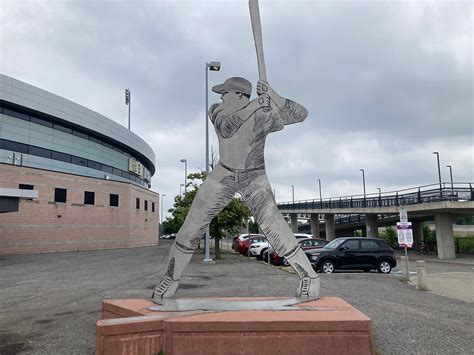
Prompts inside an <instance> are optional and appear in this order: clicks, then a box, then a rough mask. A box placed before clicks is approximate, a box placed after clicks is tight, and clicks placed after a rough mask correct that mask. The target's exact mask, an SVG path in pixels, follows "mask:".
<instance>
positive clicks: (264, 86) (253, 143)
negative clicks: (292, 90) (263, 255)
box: [153, 0, 320, 303]
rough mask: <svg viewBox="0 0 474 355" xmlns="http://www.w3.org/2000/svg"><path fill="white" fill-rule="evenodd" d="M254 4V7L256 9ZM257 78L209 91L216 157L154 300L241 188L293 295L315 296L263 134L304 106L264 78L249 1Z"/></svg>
mask: <svg viewBox="0 0 474 355" xmlns="http://www.w3.org/2000/svg"><path fill="white" fill-rule="evenodd" d="M255 8H256V9H255ZM250 13H251V18H252V26H253V30H254V37H255V43H256V47H257V58H258V62H259V73H260V79H261V80H259V81H258V83H257V90H256V91H257V95H258V97H257V98H256V99H254V100H250V96H251V94H252V84H251V83H250V82H249V81H248V80H246V79H244V78H239V77H233V78H229V79H227V80H226V81H225V82H224V83H223V84H220V85H217V86H214V87H213V88H212V91H214V92H215V93H218V94H220V95H221V100H222V102H221V103H218V104H213V105H212V106H211V108H210V110H209V117H210V119H211V122H212V123H213V125H214V128H215V131H216V134H217V137H218V140H219V153H220V154H219V155H220V159H219V162H218V164H217V166H216V167H215V169H214V170H213V171H212V172H211V174H209V176H208V177H207V178H206V180H205V181H204V183H203V184H202V185H201V186H200V187H199V190H198V192H197V194H196V196H195V198H194V201H193V204H192V206H191V208H190V210H189V212H188V215H187V217H186V220H185V221H184V224H183V226H182V227H181V229H180V230H179V232H178V234H177V236H176V240H175V242H174V244H173V246H172V247H171V250H170V254H169V257H168V267H167V270H166V273H165V275H164V276H163V278H162V279H161V281H160V282H159V283H158V284H157V285H156V287H155V289H154V290H153V300H154V301H155V302H156V303H159V301H160V299H162V298H171V297H174V295H175V293H176V290H177V289H178V285H179V280H180V278H181V275H182V273H183V271H184V269H185V268H186V266H187V265H188V263H189V262H190V260H191V257H192V255H193V253H194V251H195V250H196V249H197V247H198V244H199V242H200V240H201V237H202V235H203V234H204V232H205V230H206V228H207V227H208V225H209V223H210V222H211V220H212V219H213V218H214V216H216V215H217V214H218V213H219V212H220V211H221V210H222V209H223V208H224V207H225V206H226V205H227V204H228V203H229V201H230V200H231V199H232V197H233V196H234V195H235V193H237V192H238V193H240V195H241V197H242V200H243V201H244V202H245V203H246V204H247V206H248V207H249V208H250V211H251V212H252V215H253V216H254V217H255V219H256V221H257V223H258V225H259V226H260V228H261V229H262V231H263V233H264V234H265V235H266V237H267V239H268V241H269V243H270V245H271V246H272V247H273V249H274V250H275V251H276V252H277V253H278V255H281V256H284V257H285V259H286V260H287V261H288V263H289V264H290V265H291V266H292V267H293V269H295V271H296V273H297V274H298V276H299V277H300V285H299V287H298V289H297V293H296V296H297V297H302V298H310V299H317V298H319V289H320V280H319V276H318V274H316V272H315V271H314V270H313V268H312V267H311V264H310V262H309V260H308V258H307V257H306V254H305V253H304V252H303V250H302V249H301V248H300V247H299V246H298V243H297V241H296V238H295V237H294V235H293V233H292V231H291V229H290V227H289V225H288V223H287V222H286V221H285V220H284V219H283V217H282V215H281V214H280V212H279V210H278V208H277V205H276V203H275V199H274V196H273V193H272V188H271V186H270V183H269V182H268V178H267V174H266V172H265V159H264V149H265V140H266V138H267V135H268V134H270V133H272V132H276V131H280V130H282V129H283V128H284V127H285V125H289V124H293V123H298V122H302V121H303V120H304V119H305V118H306V117H307V115H308V111H307V110H306V109H305V108H304V107H303V106H301V105H300V104H297V103H296V102H293V101H291V100H289V99H286V98H284V97H282V96H280V95H279V94H277V93H276V92H275V90H273V88H272V87H271V86H270V85H269V84H268V82H267V81H266V80H265V67H264V62H263V50H262V46H261V30H260V16H259V14H258V3H256V1H253V0H251V1H250Z"/></svg>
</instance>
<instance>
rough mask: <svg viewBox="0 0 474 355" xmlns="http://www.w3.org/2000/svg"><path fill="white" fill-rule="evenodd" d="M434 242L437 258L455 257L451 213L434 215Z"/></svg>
mask: <svg viewBox="0 0 474 355" xmlns="http://www.w3.org/2000/svg"><path fill="white" fill-rule="evenodd" d="M435 226H436V243H437V245H438V258H439V259H455V258H456V249H455V246H454V235H453V216H452V214H451V213H441V214H436V215H435Z"/></svg>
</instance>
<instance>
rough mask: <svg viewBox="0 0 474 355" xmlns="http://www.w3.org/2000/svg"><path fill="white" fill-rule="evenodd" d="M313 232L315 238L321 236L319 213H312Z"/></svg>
mask: <svg viewBox="0 0 474 355" xmlns="http://www.w3.org/2000/svg"><path fill="white" fill-rule="evenodd" d="M311 234H312V235H313V237H315V238H320V235H321V230H320V229H319V213H311Z"/></svg>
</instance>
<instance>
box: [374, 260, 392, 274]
mask: <svg viewBox="0 0 474 355" xmlns="http://www.w3.org/2000/svg"><path fill="white" fill-rule="evenodd" d="M377 271H378V272H380V273H382V274H390V271H392V266H391V265H390V263H389V262H388V261H387V260H382V261H379V264H378V266H377Z"/></svg>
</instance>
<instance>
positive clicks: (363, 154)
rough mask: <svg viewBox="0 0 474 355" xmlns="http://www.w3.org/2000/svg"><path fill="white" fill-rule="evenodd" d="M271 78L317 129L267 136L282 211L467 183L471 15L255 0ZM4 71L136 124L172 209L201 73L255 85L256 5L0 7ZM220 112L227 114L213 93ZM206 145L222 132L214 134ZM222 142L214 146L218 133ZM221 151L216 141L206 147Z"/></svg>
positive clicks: (200, 98) (9, 3)
mask: <svg viewBox="0 0 474 355" xmlns="http://www.w3.org/2000/svg"><path fill="white" fill-rule="evenodd" d="M260 7H261V16H262V25H263V37H264V47H265V57H266V61H267V73H268V78H269V81H270V83H271V84H272V85H273V86H274V88H275V89H276V90H277V91H278V92H280V93H281V94H282V95H283V96H287V97H289V98H291V99H294V100H295V101H298V102H301V103H302V104H304V105H305V106H306V107H307V108H308V109H309V111H310V116H309V118H308V119H307V121H305V122H304V123H302V124H298V125H294V126H288V127H287V128H286V129H285V130H284V131H283V132H279V133H276V134H274V135H272V136H270V137H269V139H268V142H267V153H266V160H267V166H268V173H269V178H270V181H271V182H272V183H273V184H274V187H275V189H276V191H277V199H278V200H289V199H290V198H291V188H290V186H289V185H290V184H294V185H295V187H296V197H297V198H301V199H306V198H314V197H317V196H318V192H317V182H316V179H317V178H321V179H322V181H323V194H324V195H325V196H340V195H345V194H358V193H361V192H362V185H361V176H360V171H359V169H360V168H364V169H365V171H366V180H367V190H368V191H370V192H375V191H376V187H381V188H382V190H384V191H387V190H391V189H398V188H404V187H411V186H416V185H420V184H430V183H435V182H436V181H437V170H436V160H435V157H434V156H433V155H432V154H431V152H432V151H434V150H437V151H439V152H440V154H441V161H442V164H443V165H442V168H443V179H444V180H447V179H448V173H447V169H446V168H444V166H445V165H446V164H451V165H453V173H454V178H455V180H457V181H472V180H473V177H474V174H473V136H474V127H473V124H474V123H473V122H474V119H473V87H472V86H473V80H472V78H473V72H472V51H473V44H472V35H471V34H472V31H473V28H472V21H471V14H472V11H473V6H472V4H471V2H469V1H449V2H448V1H446V2H433V3H428V2H421V1H419V2H418V1H407V2H389V1H380V2H373V1H370V2H363V1H344V2H342V1H291V2H290V1H270V0H261V1H260ZM0 16H1V17H0V22H1V23H2V31H1V44H0V46H1V47H0V49H1V54H2V62H1V71H2V72H3V73H5V74H7V75H11V76H14V77H16V78H18V79H20V80H24V81H26V82H28V83H31V84H33V85H37V86H39V87H41V88H44V89H46V90H49V91H51V92H54V93H56V94H58V95H61V96H64V97H66V98H69V99H71V100H73V101H75V102H77V103H80V104H82V105H84V106H86V107H88V108H91V109H92V110H95V111H97V112H100V113H102V114H104V115H106V116H107V117H110V118H111V119H113V120H115V121H117V122H119V123H122V124H124V125H125V124H126V119H127V118H126V117H127V113H126V112H127V109H126V107H125V106H124V102H123V90H124V89H125V88H126V87H127V88H130V89H131V90H132V129H133V130H134V131H135V132H137V133H138V134H139V135H141V136H142V137H144V138H145V139H146V140H147V141H148V142H149V143H150V145H151V146H152V147H153V149H154V150H155V152H156V156H157V167H158V170H157V174H156V175H155V177H154V178H153V189H155V190H157V191H159V192H164V193H166V194H167V197H166V200H168V201H167V204H166V206H165V208H168V207H169V206H170V204H171V198H169V197H170V196H173V195H175V194H177V193H178V192H179V184H180V183H181V182H182V174H183V166H182V165H183V164H182V163H180V162H179V160H180V159H181V158H186V159H188V161H189V169H190V171H193V169H194V171H197V170H198V169H203V168H204V154H203V150H204V120H205V107H204V74H205V72H204V65H205V63H206V61H209V60H220V61H222V65H223V66H222V71H221V72H217V73H216V72H213V73H210V74H209V84H210V86H212V85H215V84H217V83H220V82H222V81H223V80H225V79H226V78H227V77H229V76H234V75H239V76H244V77H247V78H248V79H249V80H251V81H252V82H253V83H255V82H256V80H257V79H258V78H257V66H256V58H255V48H254V44H253V38H252V33H251V27H250V20H249V15H248V6H247V1H246V0H235V1H174V2H171V1H158V0H157V1H134V2H130V1H79V0H77V1H72V0H69V1H42V2H37V1H13V0H3V1H2V13H1V14H0ZM209 99H210V103H212V102H215V101H219V98H218V96H217V95H215V94H213V93H210V94H209ZM211 130H212V128H211ZM211 133H212V131H211ZM211 144H213V145H214V147H217V141H216V139H215V137H214V136H213V134H211Z"/></svg>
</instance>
